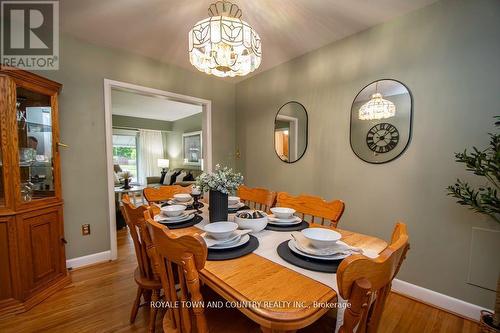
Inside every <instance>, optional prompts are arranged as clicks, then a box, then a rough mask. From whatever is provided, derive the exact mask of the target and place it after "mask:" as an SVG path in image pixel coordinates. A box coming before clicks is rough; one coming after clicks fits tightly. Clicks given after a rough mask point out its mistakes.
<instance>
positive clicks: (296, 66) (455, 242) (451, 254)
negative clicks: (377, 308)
mask: <svg viewBox="0 0 500 333" xmlns="http://www.w3.org/2000/svg"><path fill="white" fill-rule="evenodd" d="M499 17H500V2H499V1H497V0H489V1H488V0H474V1H473V0H446V1H440V2H437V3H435V4H433V5H431V6H428V7H425V8H423V9H421V10H418V11H415V12H412V13H409V14H407V15H405V16H402V17H399V18H397V19H396V20H393V21H391V22H388V23H385V24H382V25H379V26H376V27H374V28H372V29H369V30H366V31H364V32H361V33H359V34H356V35H353V36H351V37H348V38H346V39H343V40H341V41H338V42H336V43H333V44H330V45H328V46H325V47H323V48H320V49H318V50H316V51H313V52H311V53H308V54H306V55H304V56H302V57H300V58H297V59H294V60H292V61H290V62H288V63H285V64H282V65H280V66H278V67H275V68H273V69H271V70H269V71H266V72H264V73H261V74H259V75H256V76H254V77H251V78H249V79H247V80H245V81H243V82H241V83H238V84H237V86H236V104H237V146H238V147H239V149H240V151H241V159H240V160H239V161H238V163H237V164H238V166H239V168H241V169H242V171H243V172H244V175H245V177H246V179H245V181H246V183H247V184H248V185H250V186H264V187H268V188H272V189H273V190H277V191H289V192H292V193H295V194H299V193H301V192H305V193H313V194H316V195H320V196H323V197H325V198H340V199H342V200H344V201H345V202H346V211H345V213H344V216H343V217H342V220H341V222H340V223H341V224H340V225H341V227H343V228H346V229H351V230H356V231H359V232H363V233H367V234H373V235H377V236H380V237H383V238H385V239H388V238H389V237H390V234H391V231H392V228H393V226H394V222H395V221H396V220H398V219H402V220H404V221H405V222H406V223H407V224H408V227H409V233H410V241H411V244H412V246H411V250H410V251H409V253H408V257H407V261H406V262H405V263H404V265H403V268H402V270H401V272H400V274H399V276H398V277H399V278H400V279H402V280H405V281H408V282H410V283H414V284H416V285H419V286H422V287H425V288H429V289H432V290H435V291H437V292H441V293H444V294H447V295H451V296H454V297H457V298H460V299H463V300H465V301H469V302H472V303H475V304H479V305H482V306H486V307H489V308H492V307H493V304H494V293H493V292H491V291H486V290H484V289H481V288H478V287H474V286H472V285H469V284H467V283H466V279H467V270H468V260H469V253H470V243H471V227H472V226H483V227H490V228H495V227H497V226H496V225H495V224H494V223H493V222H491V221H489V220H488V219H487V218H485V217H483V216H480V215H477V214H474V213H472V212H470V211H468V210H467V209H465V208H463V207H460V206H458V205H457V204H456V203H455V200H454V199H452V198H449V197H447V196H446V190H445V188H446V186H447V185H449V184H451V183H453V182H454V180H455V179H456V178H457V177H465V175H466V173H465V172H464V168H463V166H462V165H458V164H456V163H455V162H454V160H453V152H455V151H462V150H463V149H464V148H465V147H471V146H472V145H477V146H479V147H482V146H485V145H487V143H488V136H487V132H489V131H493V116H494V115H496V114H498V113H499V109H498V102H499V91H500V20H499V19H498V18H499ZM264 57H265V55H264ZM381 78H395V79H398V80H400V81H402V82H404V83H405V84H406V85H407V86H408V87H409V88H410V90H411V92H412V94H413V97H414V117H413V136H412V139H411V142H410V145H409V147H408V150H407V151H406V152H405V153H404V154H403V155H402V156H401V157H400V158H398V159H396V160H394V161H392V162H390V163H387V164H382V165H372V164H368V163H365V162H363V161H362V160H360V159H359V158H357V157H356V155H354V153H353V152H352V150H351V147H350V145H349V116H350V110H351V103H352V101H353V99H354V98H355V96H356V94H357V93H358V91H359V90H360V89H361V88H363V87H364V86H365V85H366V84H368V83H370V82H372V81H374V80H376V79H381ZM290 100H296V101H298V102H301V103H302V104H304V106H305V107H306V109H307V111H308V114H309V128H310V132H309V133H310V134H309V145H308V148H307V151H306V153H305V155H304V157H303V158H302V159H301V160H300V161H298V162H297V163H294V164H290V165H289V164H286V163H283V162H281V161H280V160H279V159H278V157H277V156H276V154H275V153H274V151H273V125H274V117H275V114H276V112H277V111H278V108H279V107H280V106H281V105H283V104H284V103H285V102H287V101H290ZM470 178H471V177H467V179H470ZM484 255H488V254H487V253H485V254H484ZM493 255H494V256H493V257H492V260H498V254H493Z"/></svg>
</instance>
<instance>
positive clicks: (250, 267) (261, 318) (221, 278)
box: [171, 207, 387, 333]
mask: <svg viewBox="0 0 500 333" xmlns="http://www.w3.org/2000/svg"><path fill="white" fill-rule="evenodd" d="M206 209H207V207H205V208H204V209H203V210H204V214H202V215H206V214H205V213H206ZM311 227H324V226H321V225H314V224H313V225H311ZM332 229H333V230H336V231H338V232H340V233H341V235H342V241H344V242H345V243H347V244H349V245H351V246H355V247H360V248H362V249H364V250H367V249H368V250H371V251H376V253H380V252H381V251H382V250H383V249H384V248H385V247H386V246H387V243H386V242H385V241H383V240H381V239H379V238H376V237H372V236H367V235H363V234H360V233H356V232H352V231H347V230H342V229H335V228H332ZM171 232H172V233H174V234H175V235H177V236H182V235H194V234H202V233H203V230H201V229H200V228H199V227H197V226H192V227H187V228H182V229H171ZM266 232H269V231H266ZM278 245H279V244H276V247H277V246H278ZM200 278H201V279H202V281H203V282H204V283H205V284H206V285H208V286H209V287H210V288H211V289H213V290H214V291H215V292H217V293H218V294H219V295H220V296H222V297H223V298H224V299H226V300H227V301H228V302H229V304H230V305H234V306H235V307H238V309H239V310H240V311H241V312H242V313H243V314H245V315H246V316H247V317H248V318H250V319H252V320H253V321H254V322H256V323H257V324H259V325H260V327H261V329H262V331H263V332H264V333H268V332H269V333H270V332H272V333H282V332H283V333H284V332H295V331H296V330H298V329H300V328H303V327H306V326H308V325H310V324H312V323H313V322H315V321H316V320H318V319H319V318H320V317H322V316H323V315H324V314H325V313H326V312H328V311H329V310H330V307H329V306H328V305H333V304H335V303H336V302H337V292H336V291H335V290H334V289H332V288H331V287H329V286H327V285H325V284H323V283H321V282H318V281H316V280H314V279H312V278H310V277H308V276H306V275H303V274H300V273H298V272H296V271H294V270H292V269H290V268H287V267H285V266H283V265H280V264H278V263H276V262H273V261H271V260H269V259H266V258H264V257H262V256H260V255H257V254H255V253H251V254H248V255H245V256H243V257H239V258H236V259H231V260H222V261H208V260H207V262H206V263H205V267H204V268H203V269H202V270H201V271H200ZM333 278H334V277H333V274H332V279H333ZM241 305H243V306H241ZM246 305H252V306H246ZM256 305H258V306H256Z"/></svg>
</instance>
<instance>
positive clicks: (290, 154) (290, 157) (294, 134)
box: [274, 102, 308, 163]
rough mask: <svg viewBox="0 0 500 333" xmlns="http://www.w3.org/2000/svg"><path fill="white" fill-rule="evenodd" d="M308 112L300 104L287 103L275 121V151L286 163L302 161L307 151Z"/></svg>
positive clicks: (279, 111)
mask: <svg viewBox="0 0 500 333" xmlns="http://www.w3.org/2000/svg"><path fill="white" fill-rule="evenodd" d="M307 122H308V120H307V111H306V108H305V107H304V106H303V105H302V104H300V103H299V102H288V103H285V104H284V105H283V106H282V107H281V108H280V109H279V110H278V113H277V114H276V118H275V119H274V150H275V151H276V155H278V157H279V158H280V159H281V160H282V161H283V162H286V163H293V162H297V161H298V160H300V158H301V157H302V156H303V155H304V153H305V152H306V149H307V135H308V133H307V126H308V124H307Z"/></svg>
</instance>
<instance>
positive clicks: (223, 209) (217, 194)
mask: <svg viewBox="0 0 500 333" xmlns="http://www.w3.org/2000/svg"><path fill="white" fill-rule="evenodd" d="M241 184H243V176H242V175H241V174H240V173H237V172H234V171H233V169H230V168H228V167H221V166H220V165H219V164H217V165H216V166H215V171H214V172H211V173H207V172H204V173H202V174H201V175H200V176H199V177H197V178H196V187H198V188H199V189H200V190H201V191H202V192H209V208H208V209H209V218H210V222H217V221H227V214H228V196H229V193H231V192H234V191H236V189H237V188H238V186H240V185H241Z"/></svg>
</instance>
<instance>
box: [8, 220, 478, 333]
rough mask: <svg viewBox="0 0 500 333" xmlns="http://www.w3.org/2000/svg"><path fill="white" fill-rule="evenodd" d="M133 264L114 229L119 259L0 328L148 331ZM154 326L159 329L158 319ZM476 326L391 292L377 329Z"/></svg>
mask: <svg viewBox="0 0 500 333" xmlns="http://www.w3.org/2000/svg"><path fill="white" fill-rule="evenodd" d="M136 265H137V263H136V258H135V254H134V248H133V244H132V241H131V239H130V237H129V235H128V231H127V229H126V228H125V229H122V230H120V231H119V232H118V260H116V261H113V262H107V263H102V264H98V265H94V266H91V267H87V268H81V269H77V270H74V271H72V272H71V277H72V279H73V283H72V284H71V285H69V286H68V287H66V288H65V289H64V290H62V291H60V292H58V293H56V294H55V295H53V296H51V297H50V298H48V299H47V300H45V301H44V302H43V303H41V304H39V305H37V306H35V307H34V308H33V309H31V310H30V311H28V312H26V313H22V314H19V315H15V316H10V317H7V318H3V319H0V332H2V333H10V332H13V333H20V332H30V333H31V332H51V333H55V332H72V333H76V332H93V333H96V332H146V327H147V320H148V314H149V310H148V309H147V308H146V307H144V308H141V309H139V313H138V315H137V319H136V322H135V323H134V324H133V325H130V324H129V315H130V309H131V306H132V301H133V299H134V297H135V292H136V286H135V283H134V281H133V271H134V269H135V267H136ZM156 327H157V330H156V331H157V332H161V320H157V325H156ZM478 331H479V330H478V324H477V323H475V322H473V321H469V320H466V319H463V318H460V317H458V316H455V315H453V314H450V313H447V312H445V311H442V310H439V309H437V308H434V307H431V306H429V305H426V304H423V303H420V302H417V301H414V300H412V299H409V298H407V297H404V296H401V295H398V294H395V293H391V295H390V296H389V299H388V303H387V305H386V309H385V311H384V315H383V316H382V322H381V329H380V332H381V333H402V332H409V333H425V332H432V333H434V332H442V333H459V332H463V333H468V332H478ZM330 332H333V329H332V330H331V331H330ZM214 333H219V332H214ZM220 333H225V332H220ZM234 333H238V332H234ZM318 333H321V332H318Z"/></svg>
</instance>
